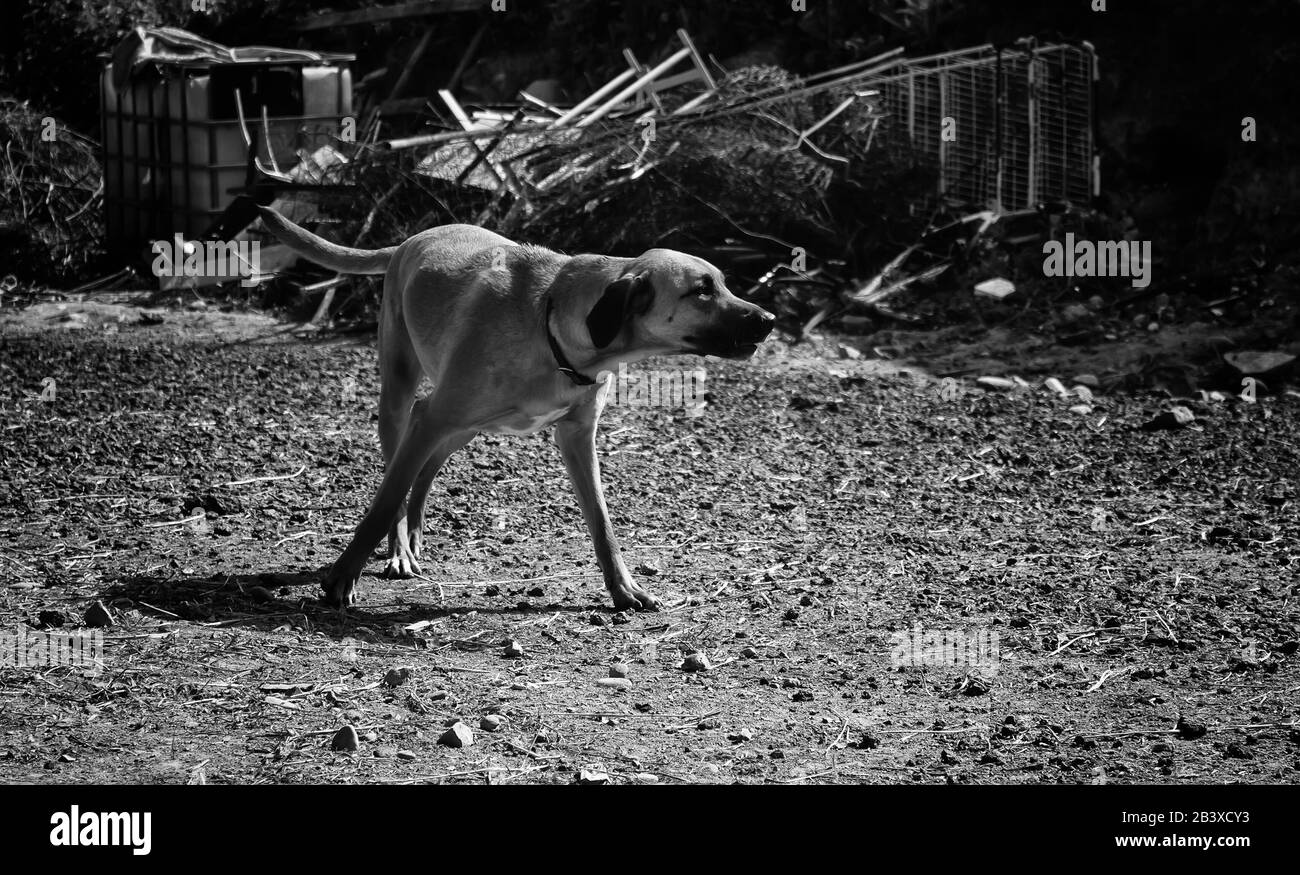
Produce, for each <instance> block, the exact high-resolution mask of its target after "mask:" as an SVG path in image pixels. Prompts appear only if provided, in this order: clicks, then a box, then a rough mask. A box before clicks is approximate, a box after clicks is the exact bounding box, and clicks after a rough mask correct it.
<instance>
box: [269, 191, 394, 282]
mask: <svg viewBox="0 0 1300 875" xmlns="http://www.w3.org/2000/svg"><path fill="white" fill-rule="evenodd" d="M257 209H258V212H260V213H261V215H262V223H263V224H264V225H266V227H267V229H268V230H270V232H271V233H272V234H274V235H275V237H276V239H277V240H279V241H280V242H281V243H283V244H284V245H285V246H288V247H289V248H290V249H292V250H293V251H294V252H296V253H298V254H299V255H301V256H302V257H303V258H305V259H307V260H308V261H314V262H315V263H316V264H319V265H320V266H321V267H328V268H329V269H330V270H337V271H338V272H339V273H363V274H377V273H383V272H384V271H386V270H388V263H389V262H390V261H392V260H393V254H394V253H395V252H397V247H396V246H389V247H388V248H387V249H352V248H350V247H347V246H339V245H338V244H337V243H331V242H329V241H328V240H326V239H325V238H324V237H317V236H316V235H315V234H313V233H312V232H310V231H308V230H306V229H305V228H299V227H298V226H297V225H295V224H294V223H293V222H290V221H289V220H288V219H286V218H285V217H284V216H282V215H280V214H279V213H277V212H276V211H275V210H273V209H271V208H270V207H262V206H259V207H258V208H257Z"/></svg>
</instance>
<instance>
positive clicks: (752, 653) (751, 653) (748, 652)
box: [740, 647, 758, 659]
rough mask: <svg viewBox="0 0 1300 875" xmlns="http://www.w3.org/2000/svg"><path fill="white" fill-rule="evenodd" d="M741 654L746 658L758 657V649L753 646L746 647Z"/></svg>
mask: <svg viewBox="0 0 1300 875" xmlns="http://www.w3.org/2000/svg"><path fill="white" fill-rule="evenodd" d="M740 655H741V656H743V657H745V659H758V651H757V650H755V649H754V648H752V647H746V648H745V649H744V650H742V651H740Z"/></svg>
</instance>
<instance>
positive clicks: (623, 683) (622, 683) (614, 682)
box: [596, 678, 632, 690]
mask: <svg viewBox="0 0 1300 875" xmlns="http://www.w3.org/2000/svg"><path fill="white" fill-rule="evenodd" d="M596 684H597V686H601V687H608V688H610V689H614V690H630V689H632V682H631V681H630V680H628V679H627V678H597V679H596Z"/></svg>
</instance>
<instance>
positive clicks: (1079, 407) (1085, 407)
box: [1070, 404, 1092, 416]
mask: <svg viewBox="0 0 1300 875" xmlns="http://www.w3.org/2000/svg"><path fill="white" fill-rule="evenodd" d="M1070 412H1071V413H1075V414H1078V415H1079V416H1087V415H1088V414H1089V413H1092V405H1091V404H1075V405H1072V406H1071V407H1070Z"/></svg>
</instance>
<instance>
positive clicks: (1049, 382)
mask: <svg viewBox="0 0 1300 875" xmlns="http://www.w3.org/2000/svg"><path fill="white" fill-rule="evenodd" d="M1043 385H1044V386H1046V387H1047V388H1048V389H1050V390H1051V391H1052V392H1055V393H1056V394H1057V395H1060V396H1061V397H1062V398H1064V397H1065V396H1066V395H1069V394H1070V393H1069V390H1067V389H1066V388H1065V384H1064V383H1062V382H1061V381H1060V380H1058V379H1056V377H1048V378H1047V379H1046V380H1044V381H1043Z"/></svg>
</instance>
